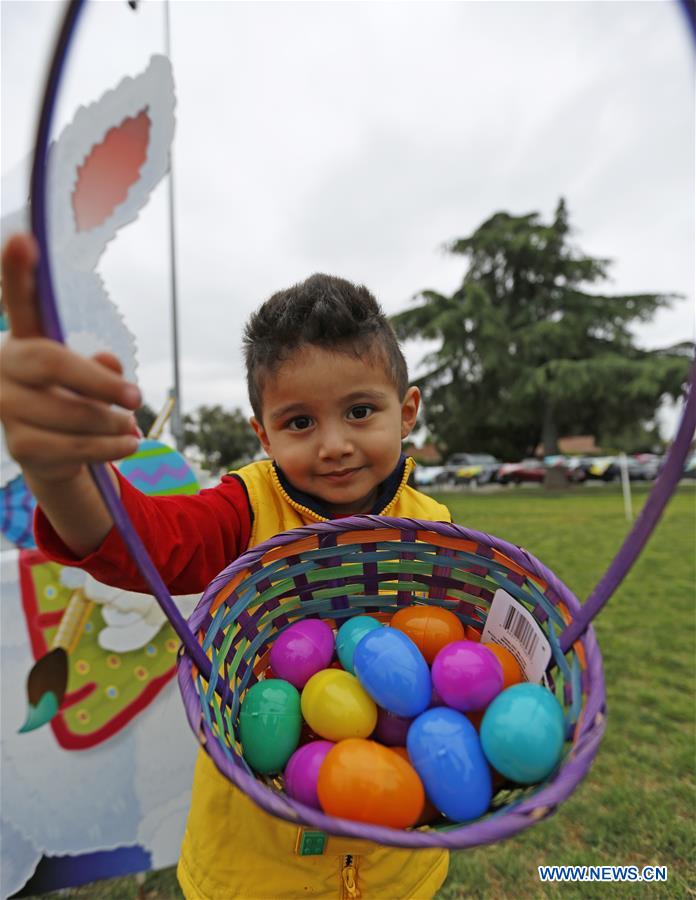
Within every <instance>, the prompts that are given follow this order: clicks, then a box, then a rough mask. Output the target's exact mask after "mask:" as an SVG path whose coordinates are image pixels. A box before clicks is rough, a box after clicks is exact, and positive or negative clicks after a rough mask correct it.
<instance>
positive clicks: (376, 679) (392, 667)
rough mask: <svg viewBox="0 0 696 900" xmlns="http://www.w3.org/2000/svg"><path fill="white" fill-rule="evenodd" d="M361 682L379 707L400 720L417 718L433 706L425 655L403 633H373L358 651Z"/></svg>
mask: <svg viewBox="0 0 696 900" xmlns="http://www.w3.org/2000/svg"><path fill="white" fill-rule="evenodd" d="M353 665H354V667H355V674H356V675H357V676H358V681H359V682H360V684H362V686H363V687H364V688H365V690H366V691H367V693H368V694H369V695H370V696H371V697H372V699H373V700H374V701H375V703H377V704H378V706H381V707H382V708H383V709H387V710H389V712H391V713H394V714H395V715H397V716H406V717H412V716H417V715H419V714H420V713H422V712H423V710H424V709H427V708H428V706H429V704H430V698H431V696H432V692H433V687H432V684H431V681H430V669H429V668H428V664H427V662H426V661H425V659H424V658H423V654H422V653H421V652H420V650H419V649H418V647H416V645H415V644H414V643H413V641H412V640H411V638H410V637H407V636H406V635H405V634H404V633H403V632H402V631H397V630H396V629H395V628H379V629H375V630H373V631H369V632H368V633H367V634H366V635H365V636H364V637H363V638H362V640H361V641H360V643H359V644H358V646H357V647H356V648H355V653H354V655H353Z"/></svg>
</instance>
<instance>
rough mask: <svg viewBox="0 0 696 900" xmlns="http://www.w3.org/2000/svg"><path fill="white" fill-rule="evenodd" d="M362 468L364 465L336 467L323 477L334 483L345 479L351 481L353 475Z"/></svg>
mask: <svg viewBox="0 0 696 900" xmlns="http://www.w3.org/2000/svg"><path fill="white" fill-rule="evenodd" d="M361 469H362V466H357V467H356V468H354V469H335V470H334V471H333V472H326V473H325V474H324V475H322V476H321V477H322V478H325V479H326V480H327V481H330V482H332V483H335V484H341V483H342V482H344V481H349V480H350V479H351V478H352V477H353V475H356V474H357V473H358V472H360V471H361Z"/></svg>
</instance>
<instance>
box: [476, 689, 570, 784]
mask: <svg viewBox="0 0 696 900" xmlns="http://www.w3.org/2000/svg"><path fill="white" fill-rule="evenodd" d="M564 740H565V720H564V716H563V709H562V708H561V704H560V703H559V702H558V700H557V699H556V698H555V697H554V695H553V694H552V693H551V691H549V690H547V689H546V688H545V687H542V686H541V685H540V684H529V683H528V682H525V683H524V684H514V685H513V686H512V687H510V688H508V689H507V690H506V691H503V693H502V694H500V695H499V696H498V697H496V698H495V700H494V701H493V702H492V703H491V705H490V706H489V707H488V709H487V710H486V713H485V715H484V717H483V722H482V723H481V744H482V746H483V752H484V753H485V754H486V757H487V759H488V761H489V762H490V764H491V765H492V766H493V767H494V768H495V769H497V771H498V772H500V773H501V774H502V775H504V776H505V777H506V778H509V779H510V780H511V781H516V782H518V783H519V784H535V783H536V782H537V781H542V780H543V779H544V778H546V776H547V775H549V774H550V773H551V772H552V771H553V770H554V769H555V768H556V766H557V765H558V763H559V761H560V759H561V754H562V752H563V743H564Z"/></svg>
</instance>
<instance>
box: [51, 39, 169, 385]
mask: <svg viewBox="0 0 696 900" xmlns="http://www.w3.org/2000/svg"><path fill="white" fill-rule="evenodd" d="M174 106H175V100H174V84H173V80H172V73H171V67H170V64H169V61H168V60H167V59H166V57H164V56H153V57H152V59H151V61H150V64H149V66H148V67H147V69H146V70H145V71H144V72H143V73H142V74H141V75H138V76H137V77H136V78H124V79H123V81H121V83H120V84H119V85H118V87H116V88H114V89H113V90H111V91H108V92H107V93H106V94H104V96H103V97H101V99H99V100H97V101H96V102H95V103H92V104H90V105H89V106H85V107H81V108H80V109H78V111H77V113H76V115H75V118H74V119H73V121H72V122H71V123H70V124H69V125H68V126H67V128H65V129H64V131H63V132H62V133H61V135H60V137H59V138H58V140H57V141H56V143H55V144H54V145H53V146H52V148H51V151H50V154H49V162H48V173H49V185H50V190H49V195H50V205H49V223H48V229H49V240H50V246H51V248H52V263H53V269H54V279H55V285H56V290H57V295H58V298H59V303H60V308H61V310H60V311H61V318H62V320H63V324H64V327H65V330H66V339H67V343H68V345H69V346H70V347H72V348H73V349H74V350H76V351H78V352H80V353H85V354H90V355H91V354H92V353H95V352H97V351H98V350H107V349H108V350H111V351H112V352H113V353H115V354H116V356H118V357H119V359H120V360H121V362H122V364H123V367H124V373H125V376H126V378H130V379H134V378H135V369H136V348H135V340H134V338H133V336H132V334H131V333H130V331H129V330H128V328H127V327H126V325H125V323H124V321H123V318H122V316H121V314H120V312H119V310H118V309H117V307H116V306H115V304H114V303H113V302H112V301H111V299H110V298H109V295H108V293H107V291H106V288H105V286H104V282H103V281H102V279H101V278H100V276H99V274H98V272H97V271H96V268H97V264H98V262H99V259H100V257H101V255H102V254H103V252H104V250H105V248H106V246H107V244H108V243H109V241H111V240H113V238H115V237H116V234H117V232H118V230H119V229H120V228H122V227H123V226H124V225H126V224H128V223H129V222H132V221H133V220H134V219H135V218H136V217H137V215H138V213H139V212H140V210H141V209H142V208H143V206H144V205H145V204H146V203H147V201H148V198H149V196H150V194H151V192H152V190H153V188H154V187H155V186H156V185H157V184H158V182H159V181H160V180H161V179H162V177H163V176H164V175H165V174H166V173H167V171H168V169H169V153H170V147H171V142H172V138H173V136H174Z"/></svg>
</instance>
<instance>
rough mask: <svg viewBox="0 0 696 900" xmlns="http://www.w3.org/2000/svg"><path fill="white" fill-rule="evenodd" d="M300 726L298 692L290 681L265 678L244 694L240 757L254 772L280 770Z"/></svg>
mask: <svg viewBox="0 0 696 900" xmlns="http://www.w3.org/2000/svg"><path fill="white" fill-rule="evenodd" d="M301 727H302V713H301V711H300V694H299V691H298V690H297V688H296V687H293V685H291V684H290V682H288V681H283V680H282V679H280V678H269V679H267V680H266V681H259V682H257V683H256V684H254V685H252V687H250V688H249V690H248V691H247V692H246V694H245V695H244V699H243V700H242V707H241V711H240V713H239V736H240V740H241V742H242V753H243V755H244V759H245V760H246V761H247V763H248V764H249V765H250V766H251V768H252V769H254V770H255V771H256V772H259V773H260V774H264V775H269V774H272V773H274V772H282V771H283V769H284V768H285V764H286V763H287V761H288V760H289V759H290V757H291V756H292V754H293V753H294V752H295V750H296V749H297V745H298V744H299V742H300V728H301Z"/></svg>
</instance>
